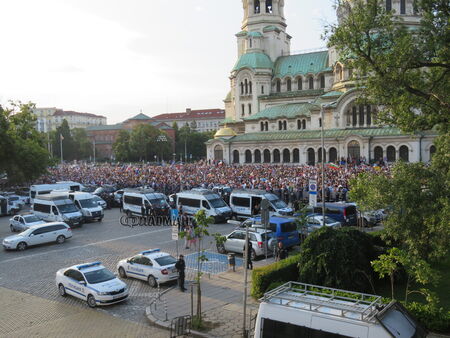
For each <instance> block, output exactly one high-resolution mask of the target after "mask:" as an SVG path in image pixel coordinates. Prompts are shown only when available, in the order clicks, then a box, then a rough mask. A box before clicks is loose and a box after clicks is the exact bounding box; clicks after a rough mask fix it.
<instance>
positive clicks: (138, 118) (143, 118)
mask: <svg viewBox="0 0 450 338" xmlns="http://www.w3.org/2000/svg"><path fill="white" fill-rule="evenodd" d="M130 120H152V118H151V117H150V116H147V115H145V114H142V113H140V114H137V115H136V116H133V117H131V118H129V119H128V120H127V121H130Z"/></svg>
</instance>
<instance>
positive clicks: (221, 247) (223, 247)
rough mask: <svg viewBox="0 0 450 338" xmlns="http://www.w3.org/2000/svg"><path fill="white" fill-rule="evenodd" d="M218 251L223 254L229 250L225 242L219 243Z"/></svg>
mask: <svg viewBox="0 0 450 338" xmlns="http://www.w3.org/2000/svg"><path fill="white" fill-rule="evenodd" d="M217 252H218V253H221V254H226V253H227V250H225V246H224V245H223V244H218V245H217Z"/></svg>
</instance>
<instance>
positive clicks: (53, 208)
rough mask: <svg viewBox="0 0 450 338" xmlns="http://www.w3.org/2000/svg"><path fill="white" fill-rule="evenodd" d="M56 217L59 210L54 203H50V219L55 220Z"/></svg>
mask: <svg viewBox="0 0 450 338" xmlns="http://www.w3.org/2000/svg"><path fill="white" fill-rule="evenodd" d="M58 218H59V211H58V209H57V208H56V207H55V206H54V205H52V213H51V214H50V219H51V220H52V221H57V220H58Z"/></svg>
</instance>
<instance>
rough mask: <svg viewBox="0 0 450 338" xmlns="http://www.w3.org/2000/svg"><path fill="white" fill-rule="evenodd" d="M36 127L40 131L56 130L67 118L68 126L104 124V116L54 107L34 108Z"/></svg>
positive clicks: (83, 126)
mask: <svg viewBox="0 0 450 338" xmlns="http://www.w3.org/2000/svg"><path fill="white" fill-rule="evenodd" d="M33 113H34V114H35V115H36V119H37V120H36V129H37V130H38V131H40V132H49V131H52V130H56V128H57V127H59V126H60V125H61V123H62V122H63V120H67V122H68V124H69V128H71V129H73V128H87V127H90V126H102V125H106V117H104V116H101V115H95V114H90V113H78V112H75V111H65V110H62V109H58V108H55V107H52V108H35V109H33Z"/></svg>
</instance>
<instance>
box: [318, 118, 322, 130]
mask: <svg viewBox="0 0 450 338" xmlns="http://www.w3.org/2000/svg"><path fill="white" fill-rule="evenodd" d="M319 127H320V128H322V119H321V118H320V119H319Z"/></svg>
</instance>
